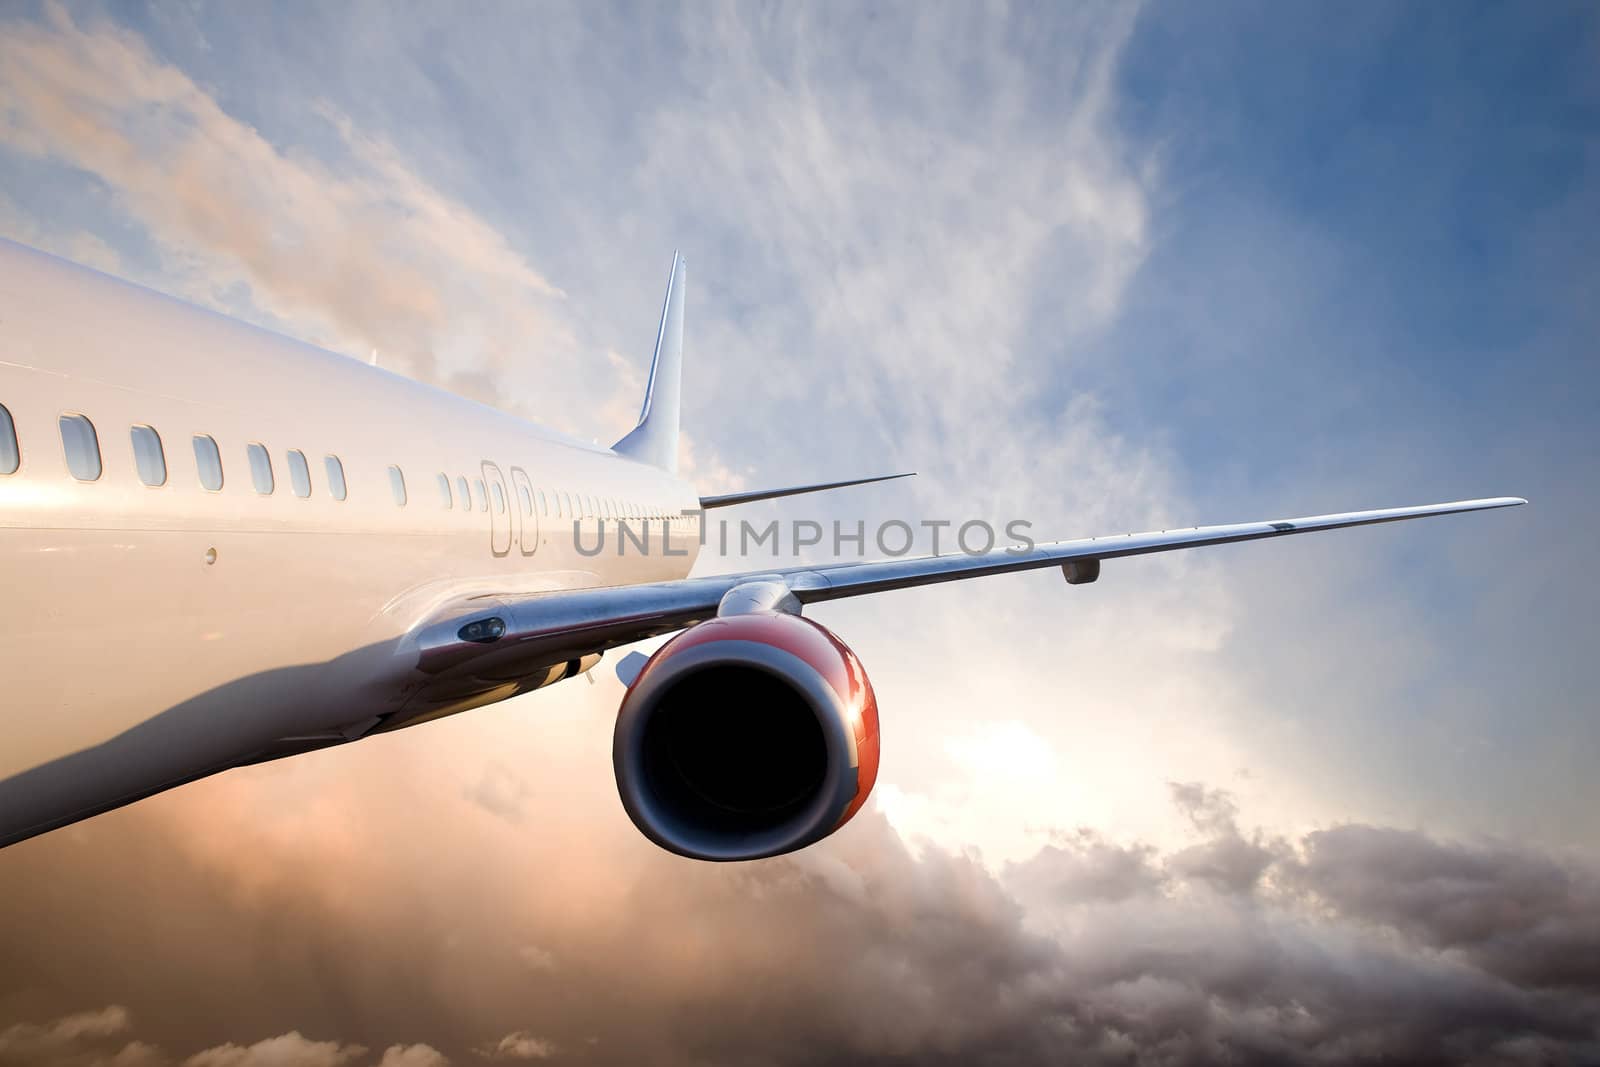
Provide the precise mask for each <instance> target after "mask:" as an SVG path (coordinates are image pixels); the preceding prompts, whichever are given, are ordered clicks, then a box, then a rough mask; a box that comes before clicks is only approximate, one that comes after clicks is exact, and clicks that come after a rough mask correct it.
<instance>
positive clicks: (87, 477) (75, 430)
mask: <svg viewBox="0 0 1600 1067" xmlns="http://www.w3.org/2000/svg"><path fill="white" fill-rule="evenodd" d="M61 447H62V448H63V449H65V450H66V453H67V470H69V471H71V472H72V476H73V477H74V478H76V479H78V481H80V482H92V481H94V480H95V479H96V478H98V477H100V438H99V437H97V436H96V435H95V432H94V423H92V422H90V421H89V420H88V419H86V418H84V417H83V416H82V415H63V416H61Z"/></svg>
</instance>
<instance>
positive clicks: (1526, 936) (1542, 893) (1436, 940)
mask: <svg viewBox="0 0 1600 1067" xmlns="http://www.w3.org/2000/svg"><path fill="white" fill-rule="evenodd" d="M1292 875H1293V877H1294V878H1295V879H1296V880H1297V881H1298V882H1299V883H1300V884H1302V885H1304V886H1305V887H1306V888H1307V889H1308V890H1310V891H1312V892H1314V893H1316V894H1318V895H1319V896H1321V897H1322V898H1323V899H1324V900H1326V901H1327V902H1328V904H1329V905H1331V906H1332V907H1333V908H1335V909H1337V911H1338V912H1339V913H1340V914H1342V915H1345V916H1349V917H1351V918H1353V919H1365V920H1369V921H1372V922H1377V923H1382V924H1385V925H1387V926H1389V927H1392V928H1393V929H1395V930H1397V931H1399V932H1400V933H1402V934H1404V935H1405V936H1406V937H1408V938H1409V939H1411V940H1413V941H1415V942H1417V943H1419V944H1422V945H1427V946H1429V947H1431V948H1436V949H1441V950H1446V951H1448V952H1451V953H1454V954H1459V955H1460V956H1462V957H1463V958H1465V959H1468V960H1470V961H1472V963H1473V964H1474V965H1476V966H1478V967H1481V968H1482V969H1483V970H1485V971H1487V972H1489V973H1491V974H1496V975H1499V976H1501V977H1503V978H1505V979H1506V980H1507V981H1510V982H1514V983H1517V984H1519V985H1528V986H1535V987H1550V988H1561V987H1569V988H1572V989H1575V990H1586V991H1588V992H1590V993H1600V882H1597V881H1596V879H1595V876H1594V872H1593V871H1592V870H1588V869H1585V868H1583V867H1580V866H1578V865H1577V864H1575V863H1572V862H1561V861H1560V860H1558V859H1555V858H1552V857H1549V856H1542V855H1539V854H1538V853H1534V852H1531V851H1528V850H1523V849H1516V848H1511V847H1506V846H1497V845H1481V846H1477V847H1467V846H1460V845H1449V844H1443V843H1440V842H1437V841H1432V840H1430V839H1428V838H1427V837H1424V836H1423V835H1421V834H1416V833H1407V832H1405V831H1401V830H1387V829H1379V828H1376V827H1371V826H1341V827H1338V828H1337V829H1333V830H1325V831H1320V832H1318V833H1313V834H1310V835H1309V836H1308V837H1307V838H1306V841H1305V859H1304V862H1303V864H1301V865H1299V866H1297V867H1295V868H1293V869H1292Z"/></svg>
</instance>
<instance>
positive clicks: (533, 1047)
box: [478, 1030, 556, 1060]
mask: <svg viewBox="0 0 1600 1067" xmlns="http://www.w3.org/2000/svg"><path fill="white" fill-rule="evenodd" d="M555 1053H556V1047H555V1046H554V1045H552V1044H551V1043H550V1042H548V1041H546V1040H544V1039H543V1038H538V1037H534V1036H533V1035H532V1034H530V1033H528V1032H527V1031H526V1030H518V1031H517V1032H516V1033H513V1034H507V1035H506V1036H505V1037H502V1038H501V1039H500V1040H499V1041H496V1042H495V1043H494V1044H492V1045H485V1046H484V1047H483V1048H481V1049H479V1050H478V1055H480V1056H482V1057H483V1058H484V1059H486V1060H547V1059H549V1058H550V1057H551V1056H554V1055H555Z"/></svg>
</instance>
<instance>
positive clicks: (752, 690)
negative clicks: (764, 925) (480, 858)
mask: <svg viewBox="0 0 1600 1067" xmlns="http://www.w3.org/2000/svg"><path fill="white" fill-rule="evenodd" d="M612 762H613V764H614V765H615V768H616V773H617V791H618V792H619V793H620V794H621V796H622V806H623V807H624V808H626V809H627V812H628V816H629V817H630V818H631V819H632V820H633V822H634V825H636V826H637V827H638V828H639V829H640V830H641V831H643V833H644V835H645V836H646V837H648V838H650V840H652V841H654V842H655V843H656V844H658V845H660V846H661V847H662V848H665V849H667V850H668V851H671V852H676V853H677V854H679V855H680V856H689V857H692V858H695V859H705V860H750V859H760V858H761V857H764V856H776V855H779V854H781V853H784V852H791V851H793V850H795V849H798V848H803V847H805V846H806V845H809V844H812V843H813V842H816V841H820V840H821V839H822V838H824V837H827V836H828V835H829V834H831V833H832V832H833V831H835V830H837V829H838V828H839V827H840V826H843V825H844V824H845V822H847V821H848V820H849V819H850V817H851V816H853V815H854V814H855V813H856V812H857V811H858V810H860V808H861V805H862V804H864V803H865V802H866V799H867V794H868V793H870V792H871V791H872V786H873V783H874V782H875V781H876V780H877V777H878V704H877V700H876V698H875V697H874V696H873V695H872V685H871V683H870V682H868V681H867V675H866V672H865V671H863V670H862V669H861V662H860V660H858V659H856V656H855V653H853V652H851V651H850V649H849V648H848V647H847V646H846V645H845V644H844V642H842V641H840V640H839V639H838V638H837V637H835V636H834V635H833V634H832V633H830V632H829V631H828V630H826V629H824V628H823V627H822V626H819V625H818V624H817V623H814V622H812V621H811V620H809V619H805V618H802V617H800V616H799V615H795V614H785V613H782V612H771V613H760V614H736V615H731V616H727V617H721V618H716V619H712V620H710V621H708V622H703V623H701V624H699V625H698V626H694V627H691V628H690V629H688V630H686V631H684V632H683V633H681V634H679V635H678V636H677V637H675V638H673V639H672V640H671V641H669V642H667V643H666V644H665V645H663V646H661V648H660V649H659V650H658V651H657V652H656V654H655V655H654V656H652V657H650V660H649V662H648V663H646V664H645V665H644V668H643V669H642V670H641V671H640V672H639V674H638V675H637V676H636V677H635V678H634V680H633V682H632V685H631V686H630V687H629V689H628V695H627V696H626V697H625V698H624V699H623V701H622V709H621V711H620V712H619V713H618V715H617V727H616V735H615V739H614V743H613V747H612Z"/></svg>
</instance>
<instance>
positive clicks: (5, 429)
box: [0, 404, 22, 474]
mask: <svg viewBox="0 0 1600 1067" xmlns="http://www.w3.org/2000/svg"><path fill="white" fill-rule="evenodd" d="M21 465H22V454H21V453H20V452H18V451H17V427H16V425H15V424H14V423H12V421H11V412H9V411H7V410H6V406H5V405H4V404H0V474H15V473H17V468H18V467H20V466H21Z"/></svg>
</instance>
